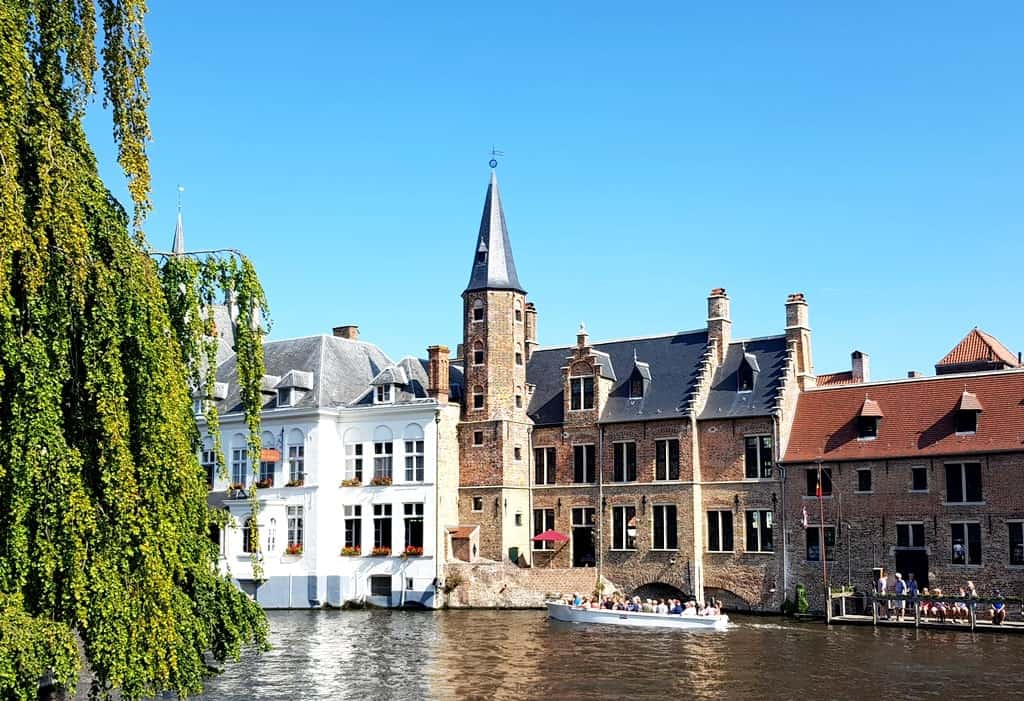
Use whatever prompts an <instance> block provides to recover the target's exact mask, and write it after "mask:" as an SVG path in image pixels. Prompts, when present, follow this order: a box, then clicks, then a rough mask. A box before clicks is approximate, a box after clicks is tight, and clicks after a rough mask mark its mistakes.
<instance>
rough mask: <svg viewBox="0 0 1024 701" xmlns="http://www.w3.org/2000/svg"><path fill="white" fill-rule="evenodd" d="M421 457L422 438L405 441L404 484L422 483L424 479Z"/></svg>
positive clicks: (422, 453) (424, 473)
mask: <svg viewBox="0 0 1024 701" xmlns="http://www.w3.org/2000/svg"><path fill="white" fill-rule="evenodd" d="M423 455H424V451H423V439H422V438H419V439H413V440H407V441H405V481H406V482H422V481H424V479H425V478H426V472H425V470H424V460H423ZM410 475H411V476H410Z"/></svg>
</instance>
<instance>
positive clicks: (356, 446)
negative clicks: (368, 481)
mask: <svg viewBox="0 0 1024 701" xmlns="http://www.w3.org/2000/svg"><path fill="white" fill-rule="evenodd" d="M344 440H345V481H346V482H349V483H350V484H352V485H353V486H354V485H356V484H362V482H363V433H362V431H360V430H359V429H358V428H350V429H349V430H347V431H345V439H344Z"/></svg>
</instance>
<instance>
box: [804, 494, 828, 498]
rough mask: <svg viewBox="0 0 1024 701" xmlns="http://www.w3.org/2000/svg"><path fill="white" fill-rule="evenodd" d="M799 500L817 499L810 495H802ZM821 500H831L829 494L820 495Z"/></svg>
mask: <svg viewBox="0 0 1024 701" xmlns="http://www.w3.org/2000/svg"><path fill="white" fill-rule="evenodd" d="M800 498H801V499H817V498H818V497H816V496H814V495H813V494H810V495H808V494H804V495H803V496H801V497H800ZM821 498H822V499H831V498H832V495H831V494H822V495H821Z"/></svg>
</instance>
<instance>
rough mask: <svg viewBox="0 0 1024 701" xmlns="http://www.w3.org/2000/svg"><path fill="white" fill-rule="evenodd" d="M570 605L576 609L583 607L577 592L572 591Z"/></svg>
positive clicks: (581, 599) (581, 598)
mask: <svg viewBox="0 0 1024 701" xmlns="http://www.w3.org/2000/svg"><path fill="white" fill-rule="evenodd" d="M572 605H573V606H576V607H579V606H582V605H583V597H582V596H580V593H579V592H578V591H574V592H573V593H572Z"/></svg>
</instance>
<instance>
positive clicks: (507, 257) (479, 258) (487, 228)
mask: <svg viewBox="0 0 1024 701" xmlns="http://www.w3.org/2000/svg"><path fill="white" fill-rule="evenodd" d="M474 290H514V291H516V292H521V293H523V294H526V290H524V289H523V286H522V285H520V284H519V276H518V275H516V262H515V260H514V259H513V258H512V244H511V243H510V242H509V239H508V228H507V227H506V226H505V212H504V210H503V209H502V208H501V195H500V194H499V192H498V177H497V175H495V173H494V171H493V170H492V171H491V182H490V184H489V185H488V186H487V198H486V199H485V200H484V212H483V216H482V217H481V218H480V234H479V236H477V240H476V248H475V249H474V251H473V269H472V272H470V275H469V284H468V285H467V286H466V292H472V291H474Z"/></svg>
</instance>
